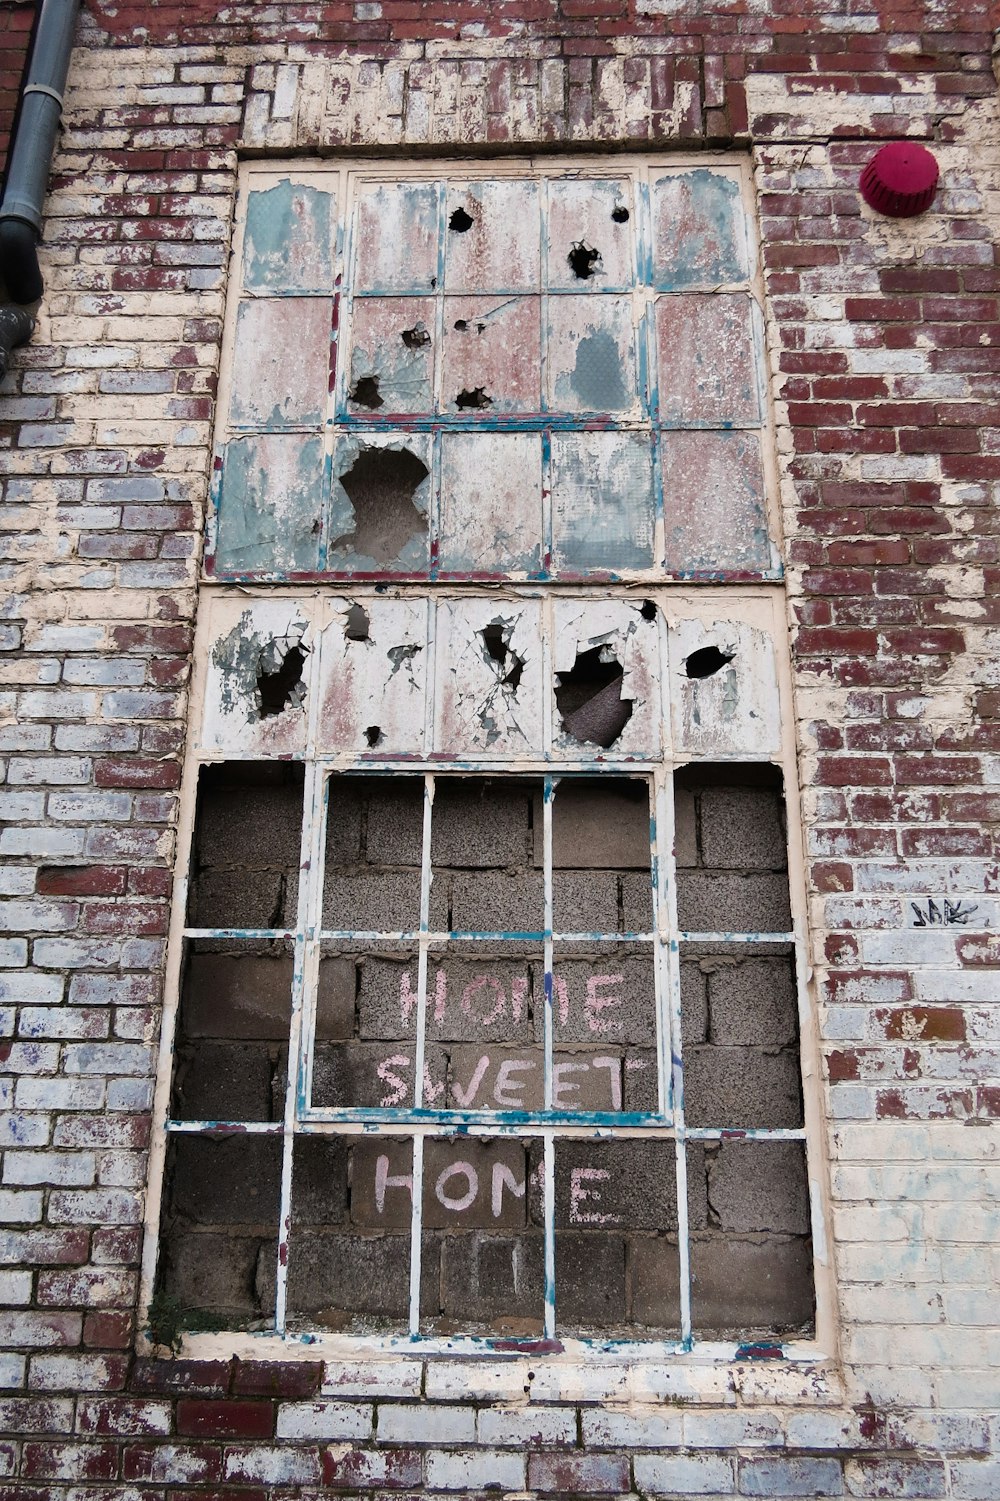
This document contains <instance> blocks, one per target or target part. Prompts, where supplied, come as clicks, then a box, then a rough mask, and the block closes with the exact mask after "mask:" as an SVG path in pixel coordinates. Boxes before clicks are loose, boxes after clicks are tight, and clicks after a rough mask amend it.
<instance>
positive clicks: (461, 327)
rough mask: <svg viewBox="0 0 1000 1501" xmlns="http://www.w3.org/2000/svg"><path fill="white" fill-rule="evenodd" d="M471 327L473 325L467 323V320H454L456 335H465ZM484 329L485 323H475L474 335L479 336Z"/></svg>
mask: <svg viewBox="0 0 1000 1501" xmlns="http://www.w3.org/2000/svg"><path fill="white" fill-rule="evenodd" d="M472 327H473V325H472V324H471V323H470V322H469V320H468V318H456V319H455V328H456V330H457V331H458V333H460V334H467V333H468V332H469V329H470V328H472ZM485 327H486V324H485V323H481V322H477V323H476V324H475V330H476V333H477V334H481V333H482V332H483V330H484V328H485Z"/></svg>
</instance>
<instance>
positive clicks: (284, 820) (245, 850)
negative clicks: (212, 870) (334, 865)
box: [194, 761, 303, 870]
mask: <svg viewBox="0 0 1000 1501" xmlns="http://www.w3.org/2000/svg"><path fill="white" fill-rule="evenodd" d="M302 787H303V771H302V767H301V766H297V765H295V764H294V763H289V762H284V763H282V762H276V761H271V762H265V761H248V762H226V763H224V764H223V765H221V766H212V767H205V768H204V769H203V770H202V773H201V776H200V777H199V781H198V814H197V821H196V826H195V839H194V857H195V864H196V865H197V866H199V867H205V866H214V865H225V866H231V867H236V868H244V867H246V868H260V867H263V866H266V867H268V868H270V869H283V870H291V869H298V864H299V851H300V847H301V837H302Z"/></svg>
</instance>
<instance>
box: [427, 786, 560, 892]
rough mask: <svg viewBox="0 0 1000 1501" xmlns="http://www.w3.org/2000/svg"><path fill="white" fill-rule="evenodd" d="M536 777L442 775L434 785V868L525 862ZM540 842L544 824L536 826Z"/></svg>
mask: <svg viewBox="0 0 1000 1501" xmlns="http://www.w3.org/2000/svg"><path fill="white" fill-rule="evenodd" d="M536 788H537V783H535V784H532V783H530V782H516V781H512V780H510V779H508V778H504V779H502V780H495V781H494V780H491V779H489V778H485V779H484V778H480V777H475V778H473V777H468V778H464V777H454V778H447V779H445V778H441V779H439V780H438V782H437V784H436V786H435V789H434V815H433V823H432V836H431V863H432V864H433V866H434V868H435V869H436V870H442V869H466V870H468V869H477V868H478V869H487V868H490V867H494V868H495V867H498V866H504V867H508V868H509V867H511V866H520V865H523V864H524V862H525V860H526V859H528V858H529V856H530V850H529V842H528V841H529V833H530V829H529V820H530V814H531V807H532V797H533V795H534V794H535V790H536ZM535 838H536V843H537V844H538V847H539V848H541V825H540V824H538V825H537V828H536V835H535Z"/></svg>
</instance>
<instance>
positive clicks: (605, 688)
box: [555, 646, 633, 749]
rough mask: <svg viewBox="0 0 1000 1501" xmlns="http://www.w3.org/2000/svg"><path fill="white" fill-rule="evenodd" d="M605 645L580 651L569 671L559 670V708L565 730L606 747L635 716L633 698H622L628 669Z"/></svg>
mask: <svg viewBox="0 0 1000 1501" xmlns="http://www.w3.org/2000/svg"><path fill="white" fill-rule="evenodd" d="M606 651H607V648H606V647H600V646H595V647H592V648H591V649H590V650H589V651H578V652H577V654H576V661H575V662H574V664H573V666H572V668H571V669H570V671H569V672H560V673H557V674H556V676H557V677H558V679H559V682H558V685H557V687H556V690H555V692H556V708H557V709H558V710H559V713H560V716H561V718H562V723H563V729H564V730H565V731H566V733H567V734H568V735H572V737H573V739H574V740H580V741H587V740H589V741H590V742H591V743H592V744H594V745H603V746H604V747H605V749H607V747H608V746H611V745H614V743H615V741H616V740H617V739H618V736H619V735H620V734H621V732H622V730H623V729H624V728H625V726H626V725H627V724H628V722H629V720H630V719H631V718H632V706H633V704H632V699H630V698H622V683H623V681H624V678H625V672H624V669H623V667H622V665H621V663H620V662H619V661H618V660H617V659H616V658H615V657H613V656H605V655H604V653H606Z"/></svg>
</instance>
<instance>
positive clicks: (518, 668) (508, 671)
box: [479, 620, 524, 693]
mask: <svg viewBox="0 0 1000 1501" xmlns="http://www.w3.org/2000/svg"><path fill="white" fill-rule="evenodd" d="M512 629H513V627H512V626H511V624H510V623H509V622H508V621H504V620H491V621H490V623H489V625H487V626H484V628H483V629H482V630H481V631H480V632H479V634H480V636H481V637H482V638H483V645H484V647H485V648H486V655H487V658H488V660H489V661H490V663H491V664H492V666H493V670H494V671H495V673H496V675H497V678H498V680H499V682H500V683H502V685H503V686H504V687H505V688H509V689H510V691H511V693H516V692H517V690H518V687H519V686H520V683H521V674H522V673H523V671H524V658H523V657H522V656H520V655H519V654H518V653H517V652H516V651H512V650H511V645H510V637H511V631H512Z"/></svg>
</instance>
